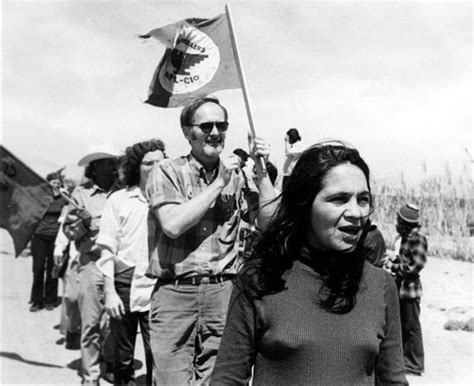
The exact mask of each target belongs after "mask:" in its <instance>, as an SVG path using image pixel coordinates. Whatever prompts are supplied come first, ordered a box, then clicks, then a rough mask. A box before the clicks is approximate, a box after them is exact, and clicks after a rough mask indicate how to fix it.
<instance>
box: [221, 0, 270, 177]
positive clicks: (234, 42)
mask: <svg viewBox="0 0 474 386" xmlns="http://www.w3.org/2000/svg"><path fill="white" fill-rule="evenodd" d="M225 14H226V16H227V22H228V24H229V32H230V41H231V42H232V49H233V51H234V57H235V62H236V65H237V72H238V74H239V80H240V86H241V87H242V93H243V94H244V102H245V108H246V110H247V117H248V119H249V126H250V135H251V137H252V139H253V138H255V137H256V136H257V135H256V132H255V125H254V123H253V116H252V109H251V108H250V98H249V96H248V93H247V82H246V80H245V74H244V69H243V67H242V64H241V62H240V56H239V47H238V44H237V37H236V36H235V32H234V27H233V26H232V16H231V13H230V5H229V4H228V3H227V4H226V5H225ZM258 160H259V163H260V167H261V168H262V173H263V174H264V175H265V174H266V173H267V170H266V167H265V162H264V159H263V157H262V156H260V157H258Z"/></svg>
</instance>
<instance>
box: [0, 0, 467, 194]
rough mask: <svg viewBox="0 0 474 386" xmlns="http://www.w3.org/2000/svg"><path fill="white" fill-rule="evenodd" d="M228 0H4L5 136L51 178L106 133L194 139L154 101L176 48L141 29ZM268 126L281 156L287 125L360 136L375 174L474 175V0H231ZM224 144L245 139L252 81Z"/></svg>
mask: <svg viewBox="0 0 474 386" xmlns="http://www.w3.org/2000/svg"><path fill="white" fill-rule="evenodd" d="M224 4H225V2H223V1H212V2H207V1H117V0H114V1H104V0H94V1H80V0H67V1H66V0H64V1H59V0H58V1H50V0H44V1H41V2H39V1H33V0H32V1H22V0H15V1H10V0H4V1H2V2H1V6H2V128H1V142H2V144H3V145H4V146H6V147H7V148H8V149H9V150H10V151H11V152H13V153H14V154H15V155H16V156H17V157H19V158H20V159H21V160H22V161H24V162H25V163H26V164H28V165H29V166H30V167H31V168H32V169H33V170H35V171H36V172H37V173H39V174H40V175H42V176H45V175H46V174H47V173H49V172H51V171H53V170H57V169H59V168H60V167H62V166H65V165H68V168H67V169H66V170H68V171H69V172H70V173H72V174H75V176H77V174H79V175H80V174H81V173H82V170H81V169H79V168H77V167H74V166H73V165H75V164H76V163H77V161H78V160H79V159H80V158H82V157H83V156H84V155H85V154H87V152H88V149H89V148H90V146H92V145H97V144H99V143H102V142H109V143H111V144H112V145H113V146H114V147H115V148H116V149H117V150H120V151H123V150H124V149H125V147H126V146H128V145H131V144H133V143H135V142H138V141H142V140H145V139H149V138H151V137H159V138H162V139H163V140H164V141H165V143H166V145H167V153H168V155H169V156H171V157H174V156H179V155H182V154H186V153H187V152H188V151H189V145H188V143H187V142H186V141H185V139H184V137H183V135H182V132H181V129H180V127H179V114H180V109H179V108H170V109H163V108H158V107H154V106H150V105H148V104H145V103H143V101H144V100H146V98H147V92H148V86H149V84H150V81H151V79H152V76H153V72H154V70H155V68H156V66H157V64H158V63H159V61H160V59H161V57H162V55H163V53H164V50H165V47H164V46H163V45H162V44H161V43H159V42H158V41H156V40H154V39H149V40H148V41H146V42H143V41H142V40H140V39H139V38H138V35H140V34H144V33H146V32H148V31H150V30H152V29H154V28H157V27H160V26H163V25H166V24H169V23H173V22H176V21H178V20H181V19H184V18H189V17H203V18H210V17H214V16H216V15H217V14H219V13H223V12H224ZM230 5H231V10H232V17H233V24H234V27H235V30H236V36H237V40H238V45H239V49H240V56H241V59H242V65H243V68H244V72H245V76H246V81H247V85H248V91H249V97H250V102H251V107H252V113H253V117H254V121H255V126H256V131H257V134H258V135H259V136H261V137H263V138H265V139H267V140H268V141H269V142H270V143H271V145H272V156H271V160H272V161H273V162H274V163H275V164H276V165H277V167H278V168H279V169H280V170H281V167H282V164H283V160H284V136H285V133H286V131H287V130H288V129H289V128H292V127H296V128H297V129H298V130H299V132H300V133H301V136H302V139H303V142H304V144H305V145H308V146H309V145H311V144H313V143H316V142H318V141H321V140H323V139H341V140H344V141H347V142H349V143H351V144H352V145H353V146H355V147H357V148H358V149H359V151H360V152H361V154H362V156H363V157H364V158H365V159H366V161H367V162H368V164H369V166H370V168H371V171H372V176H373V179H375V180H376V181H383V182H386V183H389V184H394V185H396V184H398V183H399V182H400V180H401V175H402V174H403V176H404V179H405V180H406V181H408V182H409V183H414V184H416V182H417V181H419V180H420V179H422V178H425V177H427V176H432V175H443V174H444V173H445V170H446V168H449V169H450V170H451V172H452V173H453V174H454V175H466V174H467V176H468V177H471V176H472V174H471V173H472V171H471V168H472V167H471V165H472V163H471V155H473V154H474V149H473V148H474V146H473V131H472V102H473V101H472V97H473V88H472V15H473V12H472V11H473V10H472V4H471V2H452V1H450V2H445V3H443V2H425V1H423V2H413V1H410V2H408V1H398V2H384V1H378V2H370V1H369V2H356V1H349V2H339V1H338V2H336V1H329V2H319V1H304V2H303V1H275V0H273V1H245V2H244V1H230ZM215 95H216V96H218V97H219V98H220V100H221V102H222V104H224V105H225V106H226V107H227V108H228V110H229V121H230V128H229V132H228V137H227V143H226V149H225V153H226V154H227V153H230V152H231V151H232V150H233V149H235V148H236V147H243V148H246V138H247V134H246V133H247V131H248V120H247V115H246V112H245V106H244V102H243V97H242V92H241V91H240V90H226V91H220V92H217V93H216V94H215Z"/></svg>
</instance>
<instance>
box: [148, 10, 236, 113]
mask: <svg viewBox="0 0 474 386" xmlns="http://www.w3.org/2000/svg"><path fill="white" fill-rule="evenodd" d="M140 37H141V38H144V39H148V38H150V37H154V38H155V39H157V40H158V41H160V42H161V43H163V44H166V46H167V48H166V51H165V54H164V56H163V58H162V59H161V62H160V64H159V65H158V67H157V69H156V70H155V74H154V76H153V80H152V82H151V85H150V89H149V95H148V99H147V100H146V101H145V102H146V103H149V104H151V105H154V106H159V107H177V106H185V105H186V104H187V103H188V102H190V101H191V100H193V99H195V98H198V97H203V96H206V95H209V94H211V93H213V92H215V91H219V90H226V89H233V88H240V82H239V76H238V73H237V67H236V64H235V58H234V52H233V50H232V42H231V37H230V33H229V27H228V23H227V18H226V15H225V14H221V15H219V16H217V17H215V18H213V19H196V18H192V19H185V20H181V21H179V22H177V23H173V24H169V25H167V26H164V27H161V28H157V29H154V30H152V31H150V32H149V33H147V34H146V35H141V36H140Z"/></svg>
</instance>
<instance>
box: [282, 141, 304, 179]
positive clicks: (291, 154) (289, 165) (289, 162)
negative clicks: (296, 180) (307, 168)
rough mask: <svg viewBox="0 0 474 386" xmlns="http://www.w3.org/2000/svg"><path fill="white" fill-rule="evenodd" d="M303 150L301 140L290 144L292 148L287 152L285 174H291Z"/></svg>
mask: <svg viewBox="0 0 474 386" xmlns="http://www.w3.org/2000/svg"><path fill="white" fill-rule="evenodd" d="M303 151H304V147H303V144H302V143H301V141H298V142H295V143H294V144H293V145H290V150H289V151H288V153H287V154H286V158H285V162H284V164H283V176H289V175H290V174H291V172H292V171H293V168H294V167H295V165H296V162H298V160H299V159H300V156H301V153H303Z"/></svg>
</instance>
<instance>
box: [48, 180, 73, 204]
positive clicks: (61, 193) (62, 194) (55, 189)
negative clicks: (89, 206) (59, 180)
mask: <svg viewBox="0 0 474 386" xmlns="http://www.w3.org/2000/svg"><path fill="white" fill-rule="evenodd" d="M44 181H46V180H44ZM46 182H47V183H48V185H49V186H51V187H52V188H53V190H54V191H56V192H58V193H59V194H60V195H61V196H62V197H63V198H64V199H65V200H66V201H67V202H68V203H69V205H72V206H73V207H74V208H75V209H81V207H80V206H79V205H78V204H77V203H76V202H74V201H73V200H72V199H71V197H69V196H68V195H67V194H66V193H64V192H63V191H62V190H61V189H58V188H56V186H54V185H53V184H51V183H50V182H49V181H46Z"/></svg>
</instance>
